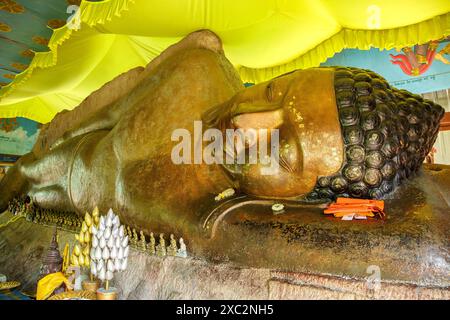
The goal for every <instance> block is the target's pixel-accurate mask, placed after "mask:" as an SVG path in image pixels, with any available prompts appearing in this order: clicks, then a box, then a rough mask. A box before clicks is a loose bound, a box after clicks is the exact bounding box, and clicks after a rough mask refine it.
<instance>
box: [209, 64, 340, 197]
mask: <svg viewBox="0 0 450 320" xmlns="http://www.w3.org/2000/svg"><path fill="white" fill-rule="evenodd" d="M333 77H334V74H333V71H332V70H328V69H310V70H306V71H302V70H300V71H295V72H292V73H289V74H286V75H284V76H280V77H278V78H275V79H273V80H270V81H268V82H264V83H260V84H257V85H255V86H252V87H249V88H246V89H244V90H243V91H241V92H239V93H238V94H236V95H235V96H234V97H233V98H232V99H230V100H229V101H227V102H225V103H224V104H222V105H219V106H217V107H215V108H213V109H211V110H208V111H207V112H206V113H205V114H204V117H203V120H204V121H205V122H206V124H207V125H208V126H209V127H214V128H218V129H220V130H221V131H222V132H223V133H224V136H225V135H226V134H225V130H226V129H234V130H237V129H242V130H243V132H249V131H250V132H256V134H255V135H253V136H252V135H249V136H246V139H244V140H243V142H242V146H243V147H242V148H240V149H239V148H237V147H236V146H239V143H235V148H234V150H230V149H229V148H227V146H229V144H226V146H225V147H224V153H225V154H230V153H232V152H233V151H234V152H235V154H240V153H242V152H244V153H245V154H246V155H245V157H246V162H245V163H244V164H242V163H240V164H224V165H223V166H224V169H225V170H227V171H228V172H229V173H230V174H231V175H232V177H233V178H234V179H235V180H236V181H237V182H238V183H239V187H240V189H241V190H242V191H244V192H245V193H247V194H251V195H255V196H259V197H270V198H298V197H301V196H303V195H305V194H307V193H308V192H310V191H311V190H312V189H313V188H314V185H315V183H316V181H317V177H319V176H322V175H330V174H333V173H335V172H337V171H338V170H339V168H340V166H341V165H342V162H343V150H344V146H343V141H342V135H341V131H340V125H339V120H338V119H339V118H338V114H337V108H336V102H335V95H334V84H333ZM261 129H263V130H266V131H261ZM275 130H278V139H276V135H274V133H275ZM276 140H277V141H276ZM261 144H266V146H265V148H266V150H268V154H267V156H266V158H268V159H261V158H258V161H256V163H254V162H253V163H252V162H251V161H250V159H249V158H250V151H249V150H250V149H251V148H252V147H255V146H258V147H257V148H258V149H260V148H261V147H264V146H262V145H261ZM277 144H278V148H276V147H275V148H274V146H276V145H277ZM271 147H272V149H271ZM271 150H272V152H273V153H271ZM275 153H276V154H275ZM277 158H278V159H277ZM267 160H270V161H267ZM273 161H278V165H274V163H273ZM271 168H272V170H271ZM273 168H278V170H276V169H275V170H273Z"/></svg>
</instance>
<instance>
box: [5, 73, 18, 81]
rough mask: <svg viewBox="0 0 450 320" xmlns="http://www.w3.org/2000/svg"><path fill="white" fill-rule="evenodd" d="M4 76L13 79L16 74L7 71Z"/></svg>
mask: <svg viewBox="0 0 450 320" xmlns="http://www.w3.org/2000/svg"><path fill="white" fill-rule="evenodd" d="M3 77H4V78H6V79H11V80H12V79H14V78H15V77H16V75H15V74H12V73H5V74H4V75H3Z"/></svg>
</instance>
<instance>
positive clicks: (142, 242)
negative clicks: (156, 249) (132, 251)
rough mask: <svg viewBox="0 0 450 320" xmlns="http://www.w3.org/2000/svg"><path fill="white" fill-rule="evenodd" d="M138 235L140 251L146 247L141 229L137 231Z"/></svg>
mask: <svg viewBox="0 0 450 320" xmlns="http://www.w3.org/2000/svg"><path fill="white" fill-rule="evenodd" d="M139 235H140V237H141V238H140V241H139V250H141V251H145V249H146V247H147V243H146V242H145V235H144V232H143V231H142V230H141V231H140V232H139Z"/></svg>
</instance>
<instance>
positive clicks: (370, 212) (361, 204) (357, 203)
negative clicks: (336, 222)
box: [323, 198, 386, 219]
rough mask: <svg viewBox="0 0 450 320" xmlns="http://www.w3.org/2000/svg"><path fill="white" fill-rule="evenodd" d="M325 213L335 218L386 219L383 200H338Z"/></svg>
mask: <svg viewBox="0 0 450 320" xmlns="http://www.w3.org/2000/svg"><path fill="white" fill-rule="evenodd" d="M323 213H325V214H333V215H334V216H335V217H343V216H346V215H352V214H354V215H358V216H366V217H374V216H378V217H379V218H381V219H385V218H386V214H385V213H384V201H382V200H368V199H351V198H337V199H336V202H335V203H331V204H330V205H329V206H328V207H327V208H326V209H325V210H324V211H323Z"/></svg>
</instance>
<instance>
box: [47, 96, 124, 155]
mask: <svg viewBox="0 0 450 320" xmlns="http://www.w3.org/2000/svg"><path fill="white" fill-rule="evenodd" d="M126 109H127V108H126V107H125V106H124V104H123V103H120V102H119V103H114V104H113V105H109V106H107V107H105V108H102V109H100V110H99V111H98V112H96V113H95V114H93V115H92V116H91V117H89V118H87V119H86V120H84V121H83V122H81V123H80V124H79V125H78V126H77V127H76V128H74V129H71V130H68V131H66V132H65V133H64V134H63V135H62V136H61V137H60V138H58V139H57V140H56V141H55V142H54V143H53V144H52V146H51V147H50V149H53V148H55V147H57V146H59V145H60V144H62V143H64V142H65V141H67V140H69V139H72V138H74V137H77V136H80V135H84V134H86V133H89V132H92V131H98V130H111V129H112V128H113V127H114V126H115V125H116V123H117V122H118V121H119V119H120V118H121V116H122V115H123V114H124V112H125V111H126Z"/></svg>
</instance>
